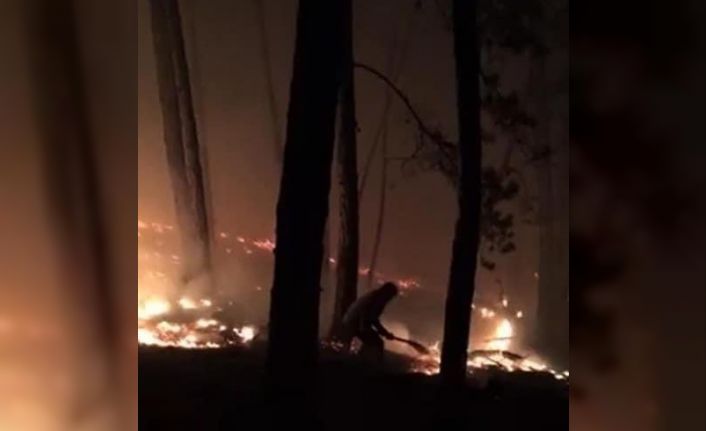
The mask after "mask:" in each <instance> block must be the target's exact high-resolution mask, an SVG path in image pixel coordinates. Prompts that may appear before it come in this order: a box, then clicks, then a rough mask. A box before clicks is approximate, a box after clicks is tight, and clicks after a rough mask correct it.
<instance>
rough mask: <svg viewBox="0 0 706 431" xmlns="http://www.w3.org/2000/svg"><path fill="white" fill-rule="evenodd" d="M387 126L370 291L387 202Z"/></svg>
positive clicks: (385, 127) (378, 254)
mask: <svg viewBox="0 0 706 431" xmlns="http://www.w3.org/2000/svg"><path fill="white" fill-rule="evenodd" d="M387 130H388V129H387V125H385V126H384V128H383V132H382V137H381V142H382V155H381V157H380V158H381V168H382V170H381V177H380V203H379V206H378V220H377V224H376V225H375V239H374V240H373V251H372V254H371V256H370V265H369V270H368V277H367V282H366V288H367V290H368V291H370V290H372V288H373V284H374V283H375V272H376V271H377V263H378V257H379V256H380V245H381V244H382V231H383V227H384V224H385V202H386V201H387Z"/></svg>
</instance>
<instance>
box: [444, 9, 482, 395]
mask: <svg viewBox="0 0 706 431" xmlns="http://www.w3.org/2000/svg"><path fill="white" fill-rule="evenodd" d="M476 7H477V4H476V2H475V1H470V0H454V2H453V33H454V56H455V60H456V86H457V105H458V124H459V144H458V148H459V161H460V163H459V167H460V176H459V187H458V205H459V217H458V221H457V222H456V232H455V236H454V243H453V254H452V258H451V273H450V276H449V287H448V293H447V297H446V308H445V315H444V339H443V346H442V352H441V378H442V380H443V382H444V383H445V384H447V385H449V386H455V385H460V384H462V383H463V382H464V381H465V377H466V361H467V355H468V336H469V332H470V321H471V304H472V302H473V295H474V292H475V277H476V269H477V262H478V260H477V256H478V248H479V245H480V216H481V171H482V160H483V158H482V143H481V127H480V111H481V98H480V85H479V82H478V75H479V72H480V53H479V45H478V34H477V24H476V16H477V10H476Z"/></svg>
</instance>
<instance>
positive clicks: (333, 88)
mask: <svg viewBox="0 0 706 431" xmlns="http://www.w3.org/2000/svg"><path fill="white" fill-rule="evenodd" d="M342 5H343V3H342V2H341V1H340V0H301V1H300V2H299V13H298V18H297V39H296V46H295V54H294V70H293V75H292V83H291V88H290V100H289V113H288V121H287V133H286V145H285V152H284V164H283V167H282V179H281V183H280V192H279V202H278V204H277V248H276V250H275V272H274V282H273V287H272V293H271V303H270V322H269V346H268V351H267V372H268V390H269V394H270V396H271V397H273V400H274V401H275V402H276V403H277V405H278V406H283V405H285V404H287V405H289V406H290V407H292V408H294V406H295V405H296V406H301V405H303V404H302V403H306V402H307V401H310V400H307V399H308V396H309V395H311V390H312V387H313V386H314V384H315V370H316V361H317V356H318V327H319V299H320V285H319V283H320V277H321V265H322V262H323V238H324V227H325V225H326V218H327V216H328V207H329V206H328V199H329V192H330V189H331V164H332V161H333V146H334V134H335V120H336V105H337V100H338V90H339V83H340V75H341V73H340V72H341V58H342V57H341V54H342V34H341V27H342V24H343V21H342V11H343V8H342ZM280 403H283V404H280ZM293 412H295V411H294V410H293ZM295 413H296V412H295ZM297 414H302V413H297Z"/></svg>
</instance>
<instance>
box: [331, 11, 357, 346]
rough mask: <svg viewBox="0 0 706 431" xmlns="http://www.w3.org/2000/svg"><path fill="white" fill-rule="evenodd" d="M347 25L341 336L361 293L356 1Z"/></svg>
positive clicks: (341, 141) (336, 327)
mask: <svg viewBox="0 0 706 431" xmlns="http://www.w3.org/2000/svg"><path fill="white" fill-rule="evenodd" d="M343 2H344V4H345V18H344V19H345V23H344V28H343V37H344V41H343V43H344V44H345V45H344V47H343V74H344V77H343V81H342V85H341V93H340V95H341V97H340V104H339V113H340V130H339V137H338V166H339V169H338V175H339V179H338V181H339V185H340V188H341V194H340V201H339V202H340V204H339V212H340V228H339V238H338V257H337V261H338V266H337V267H336V299H335V303H334V309H333V322H332V326H331V335H333V336H340V335H341V334H340V327H341V323H342V321H343V315H344V314H345V313H346V311H347V310H348V307H350V306H351V304H353V302H355V300H356V296H357V294H358V257H359V256H358V253H359V243H360V228H359V208H358V142H357V136H356V135H357V124H356V113H355V79H354V76H353V75H354V74H353V1H352V0H343Z"/></svg>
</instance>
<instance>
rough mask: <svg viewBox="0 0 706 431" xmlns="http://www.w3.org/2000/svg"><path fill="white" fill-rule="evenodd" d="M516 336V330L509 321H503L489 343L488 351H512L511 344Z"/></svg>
mask: <svg viewBox="0 0 706 431" xmlns="http://www.w3.org/2000/svg"><path fill="white" fill-rule="evenodd" d="M514 336H515V328H513V326H512V323H511V322H510V321H509V320H508V319H503V320H502V321H501V322H500V324H499V325H498V326H497V328H495V334H494V335H493V338H492V339H491V340H490V342H489V343H488V350H500V351H507V350H509V349H510V342H511V341H512V337H514Z"/></svg>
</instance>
